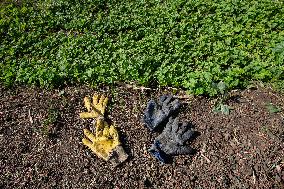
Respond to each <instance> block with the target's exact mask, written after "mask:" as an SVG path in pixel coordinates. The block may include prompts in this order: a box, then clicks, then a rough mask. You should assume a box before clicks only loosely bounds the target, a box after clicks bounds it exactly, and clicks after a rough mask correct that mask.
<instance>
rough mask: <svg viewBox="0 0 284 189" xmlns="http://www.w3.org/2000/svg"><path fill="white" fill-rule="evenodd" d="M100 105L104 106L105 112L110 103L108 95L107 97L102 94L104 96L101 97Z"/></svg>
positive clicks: (103, 111) (103, 110)
mask: <svg viewBox="0 0 284 189" xmlns="http://www.w3.org/2000/svg"><path fill="white" fill-rule="evenodd" d="M99 103H100V105H101V106H102V110H101V112H102V114H104V113H105V108H106V106H107V103H108V97H105V96H104V95H102V97H101V98H100V102H99Z"/></svg>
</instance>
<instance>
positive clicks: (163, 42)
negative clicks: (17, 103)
mask: <svg viewBox="0 0 284 189" xmlns="http://www.w3.org/2000/svg"><path fill="white" fill-rule="evenodd" d="M0 7H1V10H0V40H1V43H0V81H1V82H2V83H4V84H5V85H8V86H9V85H14V84H28V85H40V86H43V87H52V86H60V85H64V84H75V83H76V84H78V83H88V84H90V85H97V84H112V83H114V82H115V81H126V82H129V81H134V82H137V83H139V84H142V85H150V84H152V83H155V84H158V85H160V86H174V87H181V88H184V89H186V90H188V91H189V92H191V93H193V94H196V95H200V94H207V95H216V94H217V93H218V90H216V87H214V85H215V84H216V83H219V82H220V81H222V82H224V83H225V84H226V86H227V87H228V89H233V88H242V87H245V86H246V85H248V84H249V83H250V82H251V81H255V80H257V81H262V82H271V83H277V84H278V86H282V87H284V83H283V80H284V65H283V64H284V63H283V61H284V30H283V29H284V3H283V1H282V0H168V1H162V0H159V1H158V0H147V1H140V0H139V1H134V0H132V1H127V0H124V1H120V0H83V1H79V0H72V1H71V0H45V1H43V0H40V1H35V2H33V1H24V0H23V1H17V3H13V2H12V1H6V3H2V4H1V5H0Z"/></svg>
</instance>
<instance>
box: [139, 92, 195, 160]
mask: <svg viewBox="0 0 284 189" xmlns="http://www.w3.org/2000/svg"><path fill="white" fill-rule="evenodd" d="M179 107H180V103H179V101H178V100H177V99H175V100H173V97H172V96H170V95H164V96H161V97H160V98H159V100H158V101H157V102H156V101H154V100H150V101H149V102H148V105H147V108H146V110H145V114H144V117H143V121H144V123H145V125H146V126H147V127H148V128H149V129H150V131H156V130H159V129H161V128H163V127H164V129H163V131H162V133H161V134H160V135H159V136H158V137H157V138H156V139H155V141H154V144H152V146H151V148H150V150H149V152H150V153H151V154H152V155H153V156H154V157H155V158H156V159H158V160H159V161H160V162H162V163H166V162H167V159H168V158H169V156H172V155H184V154H192V153H193V149H192V148H191V147H190V146H187V145H186V144H185V142H186V141H187V140H189V139H191V138H193V135H195V131H193V130H192V128H191V126H190V125H189V124H188V123H186V122H183V123H179V118H178V117H176V118H173V117H172V115H173V114H174V113H175V112H176V111H177V110H178V109H179Z"/></svg>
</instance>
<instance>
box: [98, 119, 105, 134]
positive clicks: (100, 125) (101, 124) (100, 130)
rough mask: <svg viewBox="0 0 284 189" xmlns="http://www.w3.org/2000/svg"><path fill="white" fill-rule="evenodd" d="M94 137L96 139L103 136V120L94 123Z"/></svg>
mask: <svg viewBox="0 0 284 189" xmlns="http://www.w3.org/2000/svg"><path fill="white" fill-rule="evenodd" d="M96 124H97V125H96V136H97V137H101V136H103V135H104V129H105V125H104V120H103V119H98V120H97V121H96Z"/></svg>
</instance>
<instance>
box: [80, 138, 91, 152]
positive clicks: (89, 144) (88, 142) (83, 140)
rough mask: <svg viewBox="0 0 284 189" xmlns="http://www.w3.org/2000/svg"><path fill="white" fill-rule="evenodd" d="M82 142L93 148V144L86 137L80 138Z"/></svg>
mask: <svg viewBox="0 0 284 189" xmlns="http://www.w3.org/2000/svg"><path fill="white" fill-rule="evenodd" d="M82 142H83V144H84V145H86V146H88V147H89V148H90V149H92V148H93V146H92V145H93V143H92V142H91V141H90V140H88V139H86V138H83V139H82Z"/></svg>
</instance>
